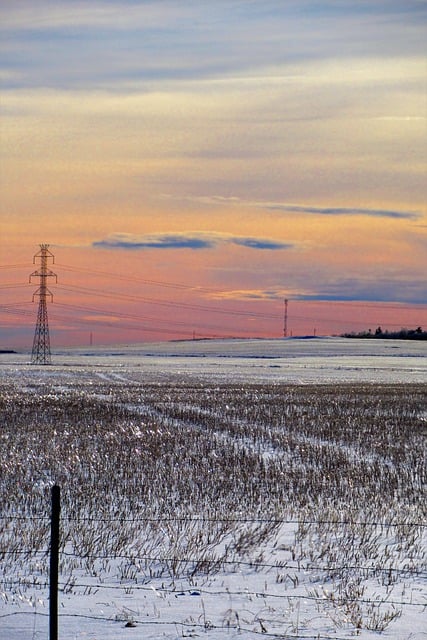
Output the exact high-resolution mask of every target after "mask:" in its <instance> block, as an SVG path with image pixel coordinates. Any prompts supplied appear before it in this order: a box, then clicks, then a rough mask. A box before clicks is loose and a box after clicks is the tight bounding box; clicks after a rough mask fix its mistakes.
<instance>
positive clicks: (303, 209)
mask: <svg viewBox="0 0 427 640" xmlns="http://www.w3.org/2000/svg"><path fill="white" fill-rule="evenodd" d="M259 206H263V205H262V204H260V205H259ZM264 206H265V208H266V209H270V210H273V211H285V212H289V213H292V212H295V213H310V214H316V215H322V216H369V217H371V218H396V219H399V218H403V219H406V220H417V219H418V218H419V217H420V214H418V213H416V212H413V211H397V210H393V209H363V208H359V207H311V206H305V205H294V204H266V205H264Z"/></svg>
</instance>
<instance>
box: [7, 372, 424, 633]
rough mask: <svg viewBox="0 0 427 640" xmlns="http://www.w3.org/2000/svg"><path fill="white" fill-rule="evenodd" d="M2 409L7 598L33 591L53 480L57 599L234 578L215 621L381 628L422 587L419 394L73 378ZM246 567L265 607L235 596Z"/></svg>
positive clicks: (41, 569) (29, 388) (42, 562)
mask: <svg viewBox="0 0 427 640" xmlns="http://www.w3.org/2000/svg"><path fill="white" fill-rule="evenodd" d="M0 415H1V428H0V470H1V476H0V506H1V527H0V599H1V598H2V599H3V601H4V603H6V604H11V603H12V604H16V605H19V604H20V603H21V604H20V606H22V603H23V602H25V601H29V602H31V601H32V600H35V599H36V598H37V591H38V589H39V590H43V589H44V590H45V589H46V584H47V581H48V563H49V558H48V548H49V528H50V522H49V510H50V488H51V486H52V484H54V483H57V484H59V485H60V487H61V497H62V511H61V556H60V588H61V590H62V592H63V594H68V595H72V594H77V593H79V594H81V593H87V594H90V593H92V592H94V591H96V590H97V589H99V588H102V586H103V585H114V586H115V587H116V588H117V587H121V588H122V589H123V590H124V591H125V592H126V593H132V592H133V590H135V589H136V588H141V587H143V586H144V585H146V586H148V587H149V586H150V585H155V589H156V590H160V591H161V590H162V589H164V590H165V592H169V593H182V589H183V588H187V587H188V588H189V589H194V588H199V589H200V588H202V589H203V587H209V586H211V585H213V584H215V585H216V587H217V586H218V585H217V583H216V582H214V579H215V577H218V576H221V575H224V576H233V575H234V582H233V584H238V583H237V582H236V578H237V579H240V585H241V587H240V590H239V592H238V593H237V594H236V596H235V598H234V600H233V601H232V596H231V594H229V595H228V596H227V597H226V600H227V605H226V606H225V607H224V609H225V611H224V613H223V616H222V624H223V625H228V626H231V627H235V628H239V626H240V625H245V624H246V627H247V628H252V629H254V630H255V629H258V630H260V631H271V632H276V633H277V632H278V631H280V632H282V633H299V632H301V631H304V630H305V631H308V630H313V629H317V628H321V629H324V628H325V627H324V626H321V627H319V626H318V625H319V624H323V625H324V624H325V622H324V621H325V619H326V620H327V621H328V622H327V624H328V625H329V627H328V628H330V629H333V630H337V629H347V630H349V629H351V630H353V631H354V632H357V631H358V630H361V629H365V630H373V631H376V632H378V631H383V630H385V629H386V628H388V626H389V625H390V624H391V623H392V622H393V620H395V619H397V618H399V617H400V616H401V615H402V607H399V606H397V605H395V604H389V603H388V602H387V601H388V600H390V601H392V602H395V601H399V600H405V598H406V599H407V598H408V597H410V594H409V593H408V590H410V588H409V585H413V584H417V580H418V578H419V577H420V576H421V577H423V576H424V577H425V569H426V568H425V534H424V532H425V530H426V529H425V527H424V526H423V524H425V504H426V503H427V501H426V496H425V487H426V482H425V472H426V471H425V470H426V464H425V462H426V461H425V432H426V426H427V421H426V417H427V406H426V386H425V385H384V384H382V385H372V384H369V385H363V384H357V385H352V384H342V385H333V386H332V385H331V386H329V385H307V386H293V385H267V384H246V385H241V384H238V385H237V384H235V385H233V384H227V385H218V384H215V385H209V384H207V383H206V382H197V381H196V382H191V383H190V382H173V381H170V382H166V383H165V382H163V383H152V384H147V383H142V382H135V381H134V382H129V383H126V382H124V381H116V382H111V381H108V380H105V381H97V382H96V381H95V382H93V381H92V382H91V383H90V384H88V383H87V382H84V383H81V382H79V379H78V377H77V375H76V378H75V379H74V380H73V382H72V383H70V382H68V384H67V386H66V387H65V388H64V387H59V386H57V385H56V384H55V381H52V382H51V383H50V384H48V383H46V381H45V380H40V381H37V380H35V381H33V382H32V383H31V384H30V385H19V383H14V382H10V383H6V382H4V383H2V386H1V388H0ZM254 574H258V575H259V577H260V579H262V585H263V587H262V588H261V589H260V590H259V591H261V592H262V593H258V594H257V596H256V597H257V598H258V599H259V598H261V599H262V601H263V602H262V606H260V605H259V603H254V599H255V595H254V594H252V595H251V594H250V593H247V594H245V593H244V590H245V587H246V586H247V584H252V583H253V577H252V578H250V576H253V575H254ZM250 579H252V582H248V580H250ZM81 585H85V586H81ZM228 589H229V588H228V587H227V590H228ZM269 592H270V593H271V594H272V596H274V598H269V597H268V593H269ZM379 594H381V596H380V597H379ZM239 597H240V599H239ZM242 598H243V600H242ZM304 598H305V600H304ZM307 602H308V603H310V602H311V609H310V615H309V614H308V613H306V615H305V617H304V611H302V610H301V607H304V603H305V604H307ZM239 603H240V604H239ZM243 603H244V607H243ZM255 604H256V606H257V607H258V609H257V608H256V607H255ZM251 605H252V609H251ZM239 606H240V608H239ZM206 608H208V603H207V602H206V601H203V621H204V624H205V627H206V629H209V627H210V625H211V624H213V623H212V615H211V616H210V617H209V616H207V614H206V611H205V610H206ZM313 610H315V612H316V615H317V618H316V616H314V617H313ZM121 616H122V618H121V619H123V620H126V619H128V617H129V615H128V614H127V613H126V612H125V611H123V612H122V614H121ZM118 617H119V618H120V615H119V616H118ZM130 617H138V615H136V616H130Z"/></svg>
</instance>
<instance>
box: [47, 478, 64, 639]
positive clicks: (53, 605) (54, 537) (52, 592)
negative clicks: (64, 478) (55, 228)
mask: <svg viewBox="0 0 427 640" xmlns="http://www.w3.org/2000/svg"><path fill="white" fill-rule="evenodd" d="M60 511H61V490H60V488H59V487H58V485H54V486H53V487H52V518H51V521H50V574H49V640H58V569H59V514H60Z"/></svg>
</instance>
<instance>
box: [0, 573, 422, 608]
mask: <svg viewBox="0 0 427 640" xmlns="http://www.w3.org/2000/svg"><path fill="white" fill-rule="evenodd" d="M6 584H8V585H10V586H12V585H14V586H25V587H39V588H47V587H48V582H47V581H46V582H30V581H29V582H25V580H16V581H14V580H10V581H8V580H7V581H6ZM58 587H60V588H62V590H63V591H65V590H66V591H67V592H71V591H73V590H74V589H76V588H77V589H85V590H86V591H88V590H89V591H94V590H99V589H110V590H115V591H117V590H120V591H127V592H130V591H148V592H149V593H154V594H158V595H159V594H172V595H175V596H176V597H179V596H185V595H189V596H193V597H194V596H215V597H217V596H221V597H222V596H245V597H248V596H253V597H254V598H259V599H267V598H275V599H279V600H309V601H312V602H327V601H328V598H327V597H326V596H315V595H311V594H309V593H308V594H307V593H299V594H289V593H286V594H285V593H270V592H267V591H251V590H249V589H244V590H243V591H239V590H237V591H231V590H230V589H219V590H216V591H213V590H207V589H199V588H194V587H192V588H190V589H176V588H172V587H170V588H168V587H162V588H155V587H154V586H147V585H142V584H135V583H122V584H108V583H105V582H102V583H92V584H87V583H81V582H73V581H72V580H70V581H68V582H58ZM334 602H335V603H336V604H340V602H342V603H344V602H346V603H350V602H351V603H359V604H374V605H378V606H379V605H384V604H388V605H391V606H396V607H397V606H399V607H405V606H408V607H420V608H423V609H426V608H427V602H426V603H423V602H409V601H407V600H390V599H388V598H352V597H349V596H346V595H345V596H339V595H337V596H336V597H334Z"/></svg>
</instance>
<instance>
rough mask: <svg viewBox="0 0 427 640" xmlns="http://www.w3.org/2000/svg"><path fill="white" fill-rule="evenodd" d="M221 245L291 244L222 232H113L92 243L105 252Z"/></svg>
mask: <svg viewBox="0 0 427 640" xmlns="http://www.w3.org/2000/svg"><path fill="white" fill-rule="evenodd" d="M220 244H234V245H238V246H241V247H246V248H248V249H258V250H273V251H276V250H280V249H292V248H293V246H294V245H293V244H291V243H287V242H281V241H279V240H274V239H271V238H256V237H244V236H233V235H230V234H225V233H206V232H187V233H161V234H148V235H134V234H130V233H113V234H111V235H109V236H107V238H104V239H102V240H96V241H95V242H93V243H92V246H93V247H95V248H104V249H134V250H135V249H195V250H197V249H213V248H215V247H216V246H218V245H220Z"/></svg>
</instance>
